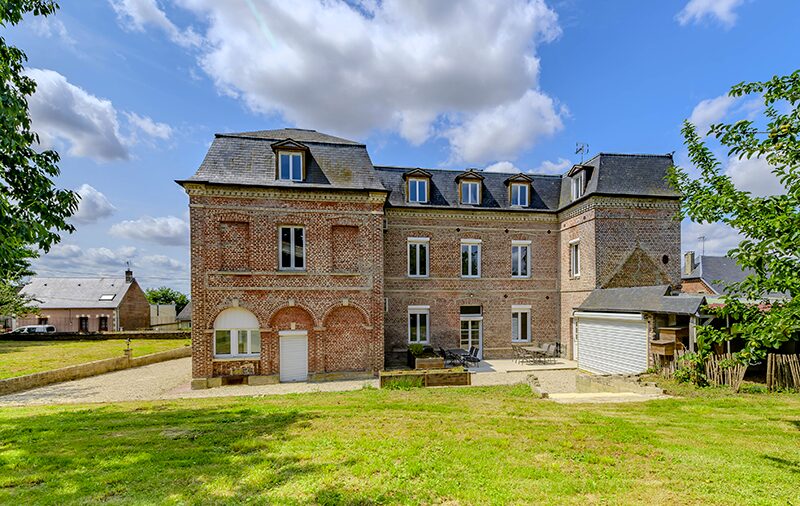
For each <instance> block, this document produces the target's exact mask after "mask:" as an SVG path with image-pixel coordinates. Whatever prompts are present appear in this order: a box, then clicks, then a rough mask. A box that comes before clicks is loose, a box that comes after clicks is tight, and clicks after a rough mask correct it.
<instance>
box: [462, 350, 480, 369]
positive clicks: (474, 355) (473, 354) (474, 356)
mask: <svg viewBox="0 0 800 506" xmlns="http://www.w3.org/2000/svg"><path fill="white" fill-rule="evenodd" d="M462 358H463V359H464V365H466V366H467V367H469V365H468V364H475V365H476V366H477V365H478V364H479V363H480V361H481V359H479V358H478V348H476V347H474V346H472V347H471V348H470V349H469V355H464V356H463V357H462Z"/></svg>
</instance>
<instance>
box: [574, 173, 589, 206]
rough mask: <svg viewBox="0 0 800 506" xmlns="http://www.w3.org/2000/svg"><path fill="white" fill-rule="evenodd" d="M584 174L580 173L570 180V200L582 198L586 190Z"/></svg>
mask: <svg viewBox="0 0 800 506" xmlns="http://www.w3.org/2000/svg"><path fill="white" fill-rule="evenodd" d="M585 178H586V173H585V172H584V171H580V172H578V173H577V174H575V175H574V176H572V178H571V184H572V200H577V199H579V198H581V197H583V194H584V192H585V190H586V179H585Z"/></svg>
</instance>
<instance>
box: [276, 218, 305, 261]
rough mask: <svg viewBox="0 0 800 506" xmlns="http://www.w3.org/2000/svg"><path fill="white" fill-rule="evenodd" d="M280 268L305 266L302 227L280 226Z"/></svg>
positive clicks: (303, 232) (303, 231)
mask: <svg viewBox="0 0 800 506" xmlns="http://www.w3.org/2000/svg"><path fill="white" fill-rule="evenodd" d="M280 241H281V251H280V254H281V262H280V266H281V269H285V270H304V269H305V268H306V242H305V230H304V229H303V227H280Z"/></svg>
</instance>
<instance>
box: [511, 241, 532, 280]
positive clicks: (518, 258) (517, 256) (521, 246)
mask: <svg viewBox="0 0 800 506" xmlns="http://www.w3.org/2000/svg"><path fill="white" fill-rule="evenodd" d="M530 275H531V242H530V241H511V276H512V277H515V278H527V277H530Z"/></svg>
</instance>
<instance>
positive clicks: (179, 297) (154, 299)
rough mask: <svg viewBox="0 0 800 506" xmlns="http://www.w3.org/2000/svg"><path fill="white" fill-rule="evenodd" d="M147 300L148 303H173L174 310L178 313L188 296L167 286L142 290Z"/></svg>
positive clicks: (186, 301)
mask: <svg viewBox="0 0 800 506" xmlns="http://www.w3.org/2000/svg"><path fill="white" fill-rule="evenodd" d="M144 293H145V296H147V302H149V303H150V304H172V303H174V304H175V311H176V312H178V313H180V312H181V309H183V308H184V307H186V304H188V303H189V297H187V296H186V294H184V293H181V292H179V291H178V290H175V289H173V288H170V287H168V286H162V287H159V288H148V289H147V290H145V291H144Z"/></svg>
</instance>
